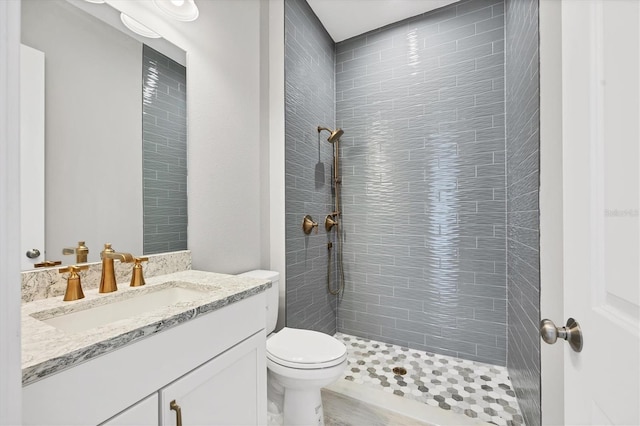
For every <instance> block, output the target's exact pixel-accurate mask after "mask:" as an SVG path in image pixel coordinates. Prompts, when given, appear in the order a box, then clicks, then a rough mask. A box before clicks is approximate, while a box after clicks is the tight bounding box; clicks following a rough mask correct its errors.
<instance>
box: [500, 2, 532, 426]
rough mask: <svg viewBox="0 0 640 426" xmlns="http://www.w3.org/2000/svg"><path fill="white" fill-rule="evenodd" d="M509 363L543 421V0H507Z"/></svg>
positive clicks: (525, 407) (524, 404) (522, 398)
mask: <svg viewBox="0 0 640 426" xmlns="http://www.w3.org/2000/svg"><path fill="white" fill-rule="evenodd" d="M505 6H506V7H505V11H506V22H507V24H506V105H507V117H506V130H507V150H506V151H507V246H508V247H507V265H508V270H507V277H508V283H507V286H508V317H509V321H508V324H509V325H508V342H509V343H508V345H509V353H508V358H507V366H508V368H509V372H510V374H511V379H512V383H513V386H514V389H515V391H516V395H517V397H518V401H519V403H520V408H521V410H522V414H523V416H524V419H525V423H526V424H527V425H532V426H536V425H540V423H541V412H540V338H539V335H538V323H539V321H540V262H539V250H540V238H539V229H540V226H539V224H540V223H539V205H538V200H539V197H538V188H539V170H540V155H539V154H540V135H539V109H540V102H539V96H540V85H539V60H538V52H539V45H538V26H539V21H538V7H539V2H538V0H506V1H505Z"/></svg>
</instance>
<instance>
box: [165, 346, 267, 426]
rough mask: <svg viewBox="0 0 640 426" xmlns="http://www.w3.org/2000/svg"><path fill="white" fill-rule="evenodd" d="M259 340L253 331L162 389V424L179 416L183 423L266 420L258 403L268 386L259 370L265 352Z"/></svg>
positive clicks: (240, 423) (226, 423) (173, 421)
mask: <svg viewBox="0 0 640 426" xmlns="http://www.w3.org/2000/svg"><path fill="white" fill-rule="evenodd" d="M260 340H264V336H262V335H254V336H253V337H251V338H249V339H247V340H245V341H244V342H242V343H240V344H238V345H236V346H235V347H233V348H232V349H230V350H229V351H227V352H225V353H223V354H222V355H220V356H218V357H217V358H215V359H213V360H211V361H209V362H208V363H206V364H204V365H203V366H201V367H198V368H197V369H195V370H194V371H192V372H191V373H189V374H187V375H185V376H184V377H182V378H180V379H179V380H177V381H176V382H174V383H172V384H171V385H169V386H167V387H165V388H164V389H162V390H161V391H160V401H161V419H162V422H161V424H162V425H171V426H173V425H178V424H179V423H178V421H177V420H178V416H181V419H182V422H181V423H182V424H183V425H255V424H264V423H265V422H264V420H265V419H264V413H261V412H258V411H257V410H258V409H261V407H259V406H258V404H256V401H257V399H258V398H259V397H260V391H259V390H260V389H261V388H262V387H264V386H265V384H264V383H262V374H260V372H258V371H257V370H256V369H257V368H258V366H259V365H260V364H261V363H260V362H258V360H259V359H265V356H266V354H265V352H264V349H263V348H262V345H260ZM172 402H173V406H174V409H173V410H172V409H171V407H172ZM178 408H179V413H178V411H177V409H178Z"/></svg>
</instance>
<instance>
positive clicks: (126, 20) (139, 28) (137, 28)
mask: <svg viewBox="0 0 640 426" xmlns="http://www.w3.org/2000/svg"><path fill="white" fill-rule="evenodd" d="M120 20H121V21H122V23H123V24H124V26H125V27H127V28H129V29H130V30H131V31H133V32H134V33H136V34H139V35H141V36H143V37H147V38H160V35H159V34H158V33H156V32H155V31H152V30H150V29H149V28H147V27H145V26H144V25H142V24H141V23H140V22H138V21H136V20H135V19H133V18H132V17H130V16H128V15H125V14H124V13H121V14H120Z"/></svg>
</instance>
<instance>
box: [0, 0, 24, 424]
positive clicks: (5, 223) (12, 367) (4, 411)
mask: <svg viewBox="0 0 640 426" xmlns="http://www.w3.org/2000/svg"><path fill="white" fill-rule="evenodd" d="M19 83H20V1H19V0H17V1H0V210H1V211H2V214H0V235H1V236H2V237H1V238H0V424H8V425H11V424H21V420H22V419H21V412H22V406H21V402H22V401H21V395H22V368H21V362H20V354H21V349H20V303H21V302H20V300H21V299H20V298H21V289H20V254H19V250H18V249H19V247H20V108H19V106H20V102H19V99H20V84H19Z"/></svg>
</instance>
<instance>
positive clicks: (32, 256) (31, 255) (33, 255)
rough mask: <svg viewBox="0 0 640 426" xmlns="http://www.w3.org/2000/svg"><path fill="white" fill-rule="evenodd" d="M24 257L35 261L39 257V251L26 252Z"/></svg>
mask: <svg viewBox="0 0 640 426" xmlns="http://www.w3.org/2000/svg"><path fill="white" fill-rule="evenodd" d="M26 255H27V257H28V258H29V259H35V258H36V257H40V250H38V249H37V248H34V249H31V250H27V253H26Z"/></svg>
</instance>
